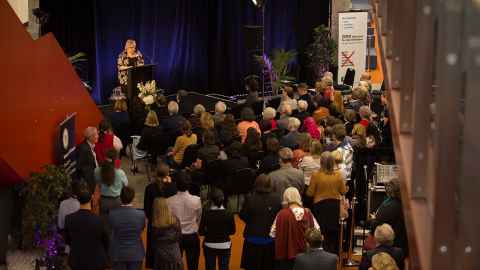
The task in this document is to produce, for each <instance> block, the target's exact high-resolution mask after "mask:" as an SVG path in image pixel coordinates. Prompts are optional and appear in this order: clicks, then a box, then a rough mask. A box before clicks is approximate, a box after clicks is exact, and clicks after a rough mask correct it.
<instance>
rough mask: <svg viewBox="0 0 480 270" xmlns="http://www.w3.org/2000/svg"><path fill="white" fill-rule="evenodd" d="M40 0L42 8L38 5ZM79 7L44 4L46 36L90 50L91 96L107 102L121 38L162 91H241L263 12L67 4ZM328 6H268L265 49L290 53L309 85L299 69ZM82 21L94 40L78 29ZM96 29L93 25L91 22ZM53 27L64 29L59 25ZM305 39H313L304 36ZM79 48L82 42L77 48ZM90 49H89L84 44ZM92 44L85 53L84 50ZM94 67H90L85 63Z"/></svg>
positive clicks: (305, 1) (221, 3)
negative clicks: (248, 38) (250, 31)
mask: <svg viewBox="0 0 480 270" xmlns="http://www.w3.org/2000/svg"><path fill="white" fill-rule="evenodd" d="M42 2H44V4H42ZM68 2H74V3H76V4H69V5H57V4H54V3H58V1H54V0H42V1H41V6H43V7H47V9H48V11H49V12H50V13H51V18H54V20H51V21H50V22H49V23H48V24H47V25H46V27H44V29H43V32H47V31H52V32H53V33H54V34H55V35H56V36H57V39H58V40H59V42H60V44H61V45H62V46H63V47H64V48H65V50H66V51H68V52H72V51H73V52H75V51H80V50H81V49H83V48H89V50H87V52H91V51H92V50H91V49H90V48H94V49H93V51H94V53H93V54H92V53H90V55H89V61H90V63H94V65H93V67H94V68H93V70H90V72H89V73H90V76H89V79H90V80H91V82H92V84H93V85H94V93H93V97H94V98H95V99H96V101H97V102H98V103H107V102H108V97H109V96H110V94H111V91H112V89H113V88H114V87H115V86H116V85H117V84H118V83H117V70H116V60H117V56H118V54H119V53H120V52H121V51H122V50H123V46H124V44H125V40H126V39H128V38H133V39H135V40H136V41H137V46H138V47H139V49H140V50H141V51H142V53H143V54H144V57H145V63H155V64H157V67H156V73H155V76H156V80H157V85H159V87H161V88H164V89H167V91H170V92H175V91H177V90H178V89H187V90H192V91H198V92H203V93H210V92H216V93H220V94H225V95H231V94H239V93H243V88H244V86H243V78H244V77H245V76H246V75H248V74H247V65H248V62H247V51H246V49H245V45H244V25H255V24H256V25H260V24H261V22H262V18H261V9H258V8H256V7H255V6H254V5H253V4H252V2H251V1H250V0H175V1H158V0H122V1H113V0H102V1H94V0H71V1H68ZM79 6H80V7H81V10H87V11H88V12H87V11H86V12H83V16H84V17H82V16H63V15H60V13H62V12H63V14H70V13H72V10H70V11H66V10H62V9H77V10H78V7H79ZM328 13H329V1H328V0H270V1H267V4H266V8H265V49H266V51H267V52H268V53H271V52H272V51H273V49H275V48H283V49H287V50H288V49H295V50H297V51H298V52H299V63H300V65H298V67H297V68H296V69H295V70H296V72H297V75H298V76H299V78H300V79H301V80H302V81H305V80H307V81H308V79H309V76H308V74H309V72H308V70H307V69H306V68H305V65H304V64H303V62H304V59H303V56H302V54H303V52H304V49H305V46H306V45H307V44H308V42H309V41H310V40H311V33H312V30H313V27H314V26H316V25H319V24H327V23H328V15H329V14H328ZM82 22H86V23H85V27H86V28H87V27H88V29H92V28H93V29H94V35H92V36H93V37H92V36H90V37H89V36H88V35H86V34H85V31H80V32H79V33H83V34H82V35H79V34H76V32H75V31H74V32H72V31H66V29H67V30H68V29H69V28H70V29H72V28H73V27H72V25H73V26H75V27H74V28H73V29H77V27H80V25H82ZM91 22H94V23H93V26H92V23H91ZM58 25H64V26H63V27H59V26H58ZM309 37H310V38H309ZM77 44H84V45H83V46H82V47H79V46H77ZM85 44H87V45H85ZM88 45H90V47H88ZM90 66H92V65H90Z"/></svg>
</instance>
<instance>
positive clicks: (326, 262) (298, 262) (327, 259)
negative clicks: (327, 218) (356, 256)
mask: <svg viewBox="0 0 480 270" xmlns="http://www.w3.org/2000/svg"><path fill="white" fill-rule="evenodd" d="M305 240H307V244H308V252H305V253H302V254H299V255H297V257H296V258H295V266H294V267H293V268H294V269H295V270H317V269H322V270H335V269H337V255H335V254H333V253H329V252H326V251H324V250H323V248H322V242H323V236H322V233H321V231H320V229H308V230H307V231H306V232H305Z"/></svg>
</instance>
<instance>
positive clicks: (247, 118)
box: [237, 107, 262, 143]
mask: <svg viewBox="0 0 480 270" xmlns="http://www.w3.org/2000/svg"><path fill="white" fill-rule="evenodd" d="M237 128H238V133H239V134H240V138H241V140H242V143H244V142H245V139H246V138H247V130H248V129H249V128H254V129H255V130H257V132H258V133H259V134H262V131H261V130H260V126H259V125H258V123H257V122H255V113H254V112H253V110H252V109H251V108H250V107H245V108H243V110H242V121H240V123H238V125H237Z"/></svg>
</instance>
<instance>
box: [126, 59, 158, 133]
mask: <svg viewBox="0 0 480 270" xmlns="http://www.w3.org/2000/svg"><path fill="white" fill-rule="evenodd" d="M154 71H155V64H150V65H143V66H136V67H133V68H130V69H129V70H128V80H127V98H128V111H129V112H130V121H131V125H132V126H131V127H132V132H133V133H132V134H134V135H139V134H140V133H141V131H142V129H143V123H144V121H145V117H146V115H147V112H146V111H145V104H143V102H142V101H141V100H140V98H139V97H138V94H139V93H140V90H139V89H138V87H137V85H138V83H143V82H146V81H151V80H153V79H154Z"/></svg>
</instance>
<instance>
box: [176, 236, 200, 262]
mask: <svg viewBox="0 0 480 270" xmlns="http://www.w3.org/2000/svg"><path fill="white" fill-rule="evenodd" d="M180 250H181V252H182V254H183V251H185V256H186V257H187V269H188V270H197V269H198V259H199V257H200V238H198V234H197V233H193V234H182V239H181V241H180Z"/></svg>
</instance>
